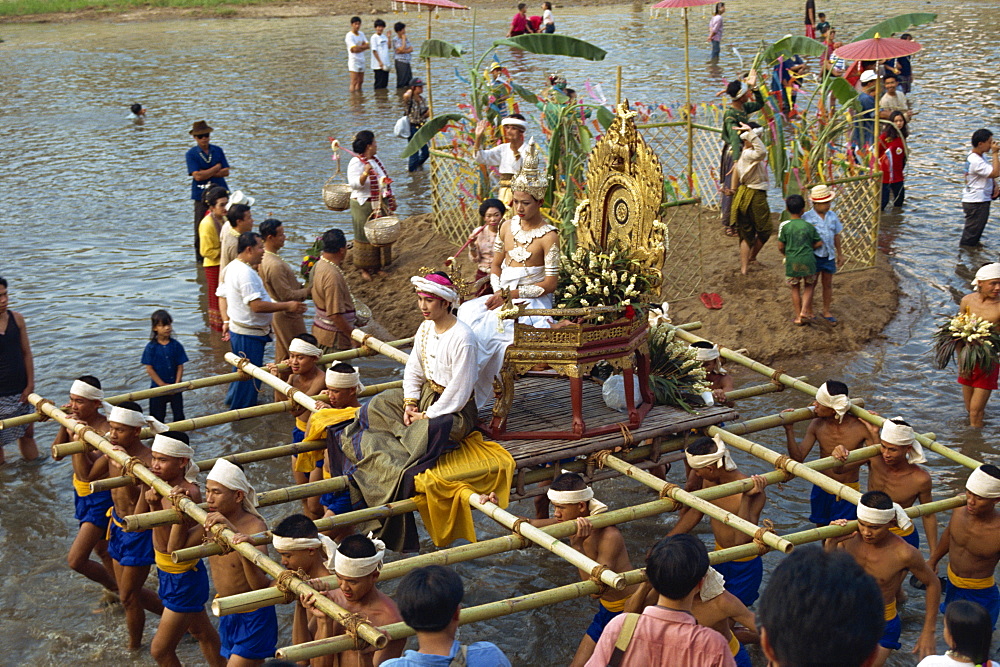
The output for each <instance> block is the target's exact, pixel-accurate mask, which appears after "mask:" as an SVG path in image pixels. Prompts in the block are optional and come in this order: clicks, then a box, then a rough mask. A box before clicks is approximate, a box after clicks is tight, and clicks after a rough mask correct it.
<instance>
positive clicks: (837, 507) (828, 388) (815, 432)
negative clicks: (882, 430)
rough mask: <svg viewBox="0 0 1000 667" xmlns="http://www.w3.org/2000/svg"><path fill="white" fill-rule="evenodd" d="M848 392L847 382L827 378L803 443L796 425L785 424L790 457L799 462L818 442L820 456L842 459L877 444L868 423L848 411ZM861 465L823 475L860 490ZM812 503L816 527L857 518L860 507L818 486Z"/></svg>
mask: <svg viewBox="0 0 1000 667" xmlns="http://www.w3.org/2000/svg"><path fill="white" fill-rule="evenodd" d="M847 392H848V390H847V385H846V384H844V383H843V382H838V381H836V380H827V381H826V382H824V383H823V384H822V385H821V386H820V388H819V390H818V391H817V392H816V400H815V401H813V404H812V406H811V407H812V410H813V412H814V413H815V414H816V418H815V419H813V420H812V421H810V422H809V427H808V428H807V429H806V435H805V437H804V438H802V442H796V440H795V425H794V424H785V425H784V426H785V438H786V440H787V444H788V455H789V456H790V457H792V458H793V459H795V460H796V461H798V462H799V463H801V462H803V461H805V460H806V457H807V456H809V452H811V451H812V448H813V446H814V445H815V444H816V443H817V442H818V443H819V455H820V457H821V458H825V457H827V456H836V457H837V458H839V459H841V460H843V459H846V458H847V455H848V453H850V452H852V451H854V450H855V449H858V448H859V447H866V446H868V445H874V444H875V439H874V436H873V435H872V433H871V431H869V430H868V427H867V426H866V425H865V423H864V422H863V421H861V420H860V419H858V418H857V417H855V416H854V415H849V414H847V411H848V410H849V409H850V407H851V401H850V399H849V398H848V396H847ZM838 448H842V449H838ZM860 468H861V463H851V464H849V465H844V466H840V467H839V468H831V469H829V470H824V471H823V474H824V475H826V476H827V477H829V478H830V479H832V480H833V481H835V482H840V483H841V484H846V485H847V486H849V487H851V488H852V489H854V490H855V491H859V490H860V489H861V484H860V482H858V479H859V477H860V473H859V470H860ZM809 505H810V508H811V510H812V511H811V512H810V514H809V520H810V521H812V522H813V523H815V524H816V525H817V526H825V525H827V524H828V523H830V522H831V521H833V520H834V519H854V518H855V517H856V516H857V510H856V508H855V506H854V505H853V504H852V503H850V502H849V501H847V500H843V499H841V498H838V497H837V496H835V495H833V494H831V493H827V492H826V491H824V490H823V489H821V488H819V487H818V486H815V485H813V489H812V493H811V494H810V496H809Z"/></svg>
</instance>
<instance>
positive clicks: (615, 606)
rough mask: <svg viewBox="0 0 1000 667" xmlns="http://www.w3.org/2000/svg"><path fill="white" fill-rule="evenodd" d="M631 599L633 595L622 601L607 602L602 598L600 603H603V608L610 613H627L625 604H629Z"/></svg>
mask: <svg viewBox="0 0 1000 667" xmlns="http://www.w3.org/2000/svg"><path fill="white" fill-rule="evenodd" d="M633 595H634V593H633ZM631 597H632V595H629V596H628V597H624V598H622V599H621V600H605V599H604V598H601V599H600V600H599V602H600V603H601V606H602V607H604V608H605V609H607V610H608V611H610V612H622V611H625V603H626V602H628V601H629V598H631Z"/></svg>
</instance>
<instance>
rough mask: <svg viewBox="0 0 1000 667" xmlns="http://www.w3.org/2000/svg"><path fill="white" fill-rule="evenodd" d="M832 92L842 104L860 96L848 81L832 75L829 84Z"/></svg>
mask: <svg viewBox="0 0 1000 667" xmlns="http://www.w3.org/2000/svg"><path fill="white" fill-rule="evenodd" d="M827 85H828V86H829V88H830V92H831V93H833V94H834V96H836V98H837V101H838V102H840V103H841V104H847V103H848V102H850V101H851V100H853V99H854V98H856V97H857V96H858V91H857V90H856V89H855V88H854V86H852V85H851V84H849V83H848V82H847V81H845V80H844V79H842V78H840V77H831V78H830V80H829V82H828V84H827Z"/></svg>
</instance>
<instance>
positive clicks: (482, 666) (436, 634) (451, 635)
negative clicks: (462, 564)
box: [382, 565, 510, 667]
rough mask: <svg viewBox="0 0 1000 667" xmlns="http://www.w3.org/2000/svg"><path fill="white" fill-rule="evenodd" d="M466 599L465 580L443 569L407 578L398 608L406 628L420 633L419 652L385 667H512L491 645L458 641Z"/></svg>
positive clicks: (432, 567)
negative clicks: (457, 665) (460, 617)
mask: <svg viewBox="0 0 1000 667" xmlns="http://www.w3.org/2000/svg"><path fill="white" fill-rule="evenodd" d="M463 595H465V589H464V587H463V586H462V579H461V577H459V576H458V574H457V573H456V572H455V571H454V570H452V569H450V568H447V567H444V566H442V565H429V566H427V567H418V568H417V569H415V570H413V571H412V572H410V573H409V574H407V575H406V576H405V577H403V580H402V581H400V582H399V587H398V588H397V589H396V604H398V605H399V613H400V615H401V616H402V617H403V620H404V621H406V624H407V625H408V626H410V627H411V628H413V629H414V630H416V631H417V644H418V645H419V648H418V650H416V651H407V652H406V653H404V654H403V655H402V657H399V658H393V659H392V660H386V661H385V662H383V663H382V664H383V665H384V667H419V666H420V665H441V664H452V665H456V664H464V665H468V666H469V667H486V666H488V667H505V666H506V667H509V666H510V661H509V660H507V656H505V655H504V654H503V652H501V651H500V649H498V648H497V647H496V646H495V645H493V644H491V643H490V642H476V643H474V644H469V645H463V644H459V642H458V640H456V639H455V634H456V633H457V632H458V612H459V609H461V608H462V596H463ZM459 654H461V656H459ZM446 661H447V662H446Z"/></svg>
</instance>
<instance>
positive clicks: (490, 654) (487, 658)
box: [382, 640, 510, 667]
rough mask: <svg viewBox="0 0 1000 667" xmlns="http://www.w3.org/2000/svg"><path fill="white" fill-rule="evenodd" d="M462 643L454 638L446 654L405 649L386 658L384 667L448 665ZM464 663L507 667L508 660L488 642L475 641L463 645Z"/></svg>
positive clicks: (477, 665) (489, 666) (474, 666)
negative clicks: (389, 658) (401, 653)
mask: <svg viewBox="0 0 1000 667" xmlns="http://www.w3.org/2000/svg"><path fill="white" fill-rule="evenodd" d="M461 648H462V645H461V644H459V643H458V640H455V641H454V642H453V643H452V645H451V653H449V654H448V655H431V654H428V653H421V652H420V651H412V650H411V651H407V652H406V653H404V654H403V655H402V656H400V657H398V658H393V659H392V660H386V661H385V662H383V663H382V664H383V665H385V667H448V665H450V664H452V660H454V659H455V656H457V655H458V653H459V651H460V650H461ZM465 651H466V653H465V664H466V665H467V666H468V667H507V666H508V665H510V660H508V659H507V656H505V655H504V654H503V652H502V651H501V650H500V649H498V648H497V647H496V646H495V645H493V644H491V643H490V642H476V643H475V644H469V645H468V646H466V647H465Z"/></svg>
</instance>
